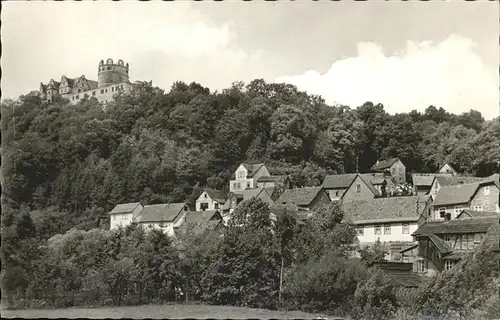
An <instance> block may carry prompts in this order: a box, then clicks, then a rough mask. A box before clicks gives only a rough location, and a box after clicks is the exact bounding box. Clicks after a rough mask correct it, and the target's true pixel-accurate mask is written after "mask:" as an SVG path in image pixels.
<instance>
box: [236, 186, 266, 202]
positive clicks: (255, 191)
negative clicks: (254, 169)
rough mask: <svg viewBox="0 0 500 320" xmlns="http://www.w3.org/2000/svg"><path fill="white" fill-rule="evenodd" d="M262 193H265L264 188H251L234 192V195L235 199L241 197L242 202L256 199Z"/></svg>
mask: <svg viewBox="0 0 500 320" xmlns="http://www.w3.org/2000/svg"><path fill="white" fill-rule="evenodd" d="M262 191H264V192H266V191H265V189H264V188H252V189H245V190H241V191H234V194H236V196H237V197H243V200H247V199H250V198H253V197H257V196H258V195H259V194H260V193H261V192H262Z"/></svg>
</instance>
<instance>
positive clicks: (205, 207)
mask: <svg viewBox="0 0 500 320" xmlns="http://www.w3.org/2000/svg"><path fill="white" fill-rule="evenodd" d="M200 209H201V211H205V210H207V209H208V203H206V202H202V203H200Z"/></svg>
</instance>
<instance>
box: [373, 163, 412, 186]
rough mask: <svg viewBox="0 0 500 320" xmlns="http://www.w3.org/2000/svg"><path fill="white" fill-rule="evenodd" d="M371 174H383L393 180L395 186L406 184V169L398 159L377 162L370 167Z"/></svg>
mask: <svg viewBox="0 0 500 320" xmlns="http://www.w3.org/2000/svg"><path fill="white" fill-rule="evenodd" d="M371 171H372V172H383V173H384V174H385V175H386V176H390V177H392V178H393V179H394V182H395V183H396V184H403V183H405V182H406V167H405V165H404V164H403V162H402V161H401V160H399V158H390V159H386V160H382V161H378V160H377V162H376V163H375V164H374V165H373V166H372V167H371Z"/></svg>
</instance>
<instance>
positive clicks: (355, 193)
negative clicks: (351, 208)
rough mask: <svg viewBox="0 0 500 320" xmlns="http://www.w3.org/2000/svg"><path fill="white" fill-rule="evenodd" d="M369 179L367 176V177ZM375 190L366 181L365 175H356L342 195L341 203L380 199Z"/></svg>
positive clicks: (369, 182) (371, 184)
mask: <svg viewBox="0 0 500 320" xmlns="http://www.w3.org/2000/svg"><path fill="white" fill-rule="evenodd" d="M368 177H369V175H368ZM380 196H381V194H380V193H379V192H378V190H377V188H376V187H375V186H374V185H373V183H371V181H370V180H368V179H367V175H363V174H356V176H355V178H354V179H353V180H352V182H351V184H350V185H349V186H348V187H347V189H346V190H345V191H344V194H343V195H342V201H343V202H349V201H361V200H370V199H375V198H376V197H380Z"/></svg>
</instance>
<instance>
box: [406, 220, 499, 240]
mask: <svg viewBox="0 0 500 320" xmlns="http://www.w3.org/2000/svg"><path fill="white" fill-rule="evenodd" d="M496 220H498V218H496V217H484V218H471V219H453V220H449V221H432V222H426V223H425V224H423V225H422V226H420V228H418V229H417V230H416V231H415V232H414V233H413V234H412V235H413V236H430V235H431V234H463V233H484V232H486V231H487V230H488V229H489V228H490V227H491V226H492V224H494V223H495V221H496Z"/></svg>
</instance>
